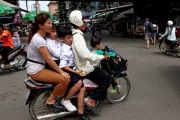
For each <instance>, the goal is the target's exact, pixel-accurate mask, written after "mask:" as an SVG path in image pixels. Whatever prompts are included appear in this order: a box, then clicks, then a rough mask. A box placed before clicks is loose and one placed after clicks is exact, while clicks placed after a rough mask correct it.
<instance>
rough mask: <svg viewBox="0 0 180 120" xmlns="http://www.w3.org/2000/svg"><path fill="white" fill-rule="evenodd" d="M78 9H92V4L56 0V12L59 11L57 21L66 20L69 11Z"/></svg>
mask: <svg viewBox="0 0 180 120" xmlns="http://www.w3.org/2000/svg"><path fill="white" fill-rule="evenodd" d="M75 9H79V10H85V11H91V10H92V9H94V6H92V5H91V2H87V1H81V2H75V1H69V5H68V4H67V3H66V2H65V1H59V2H58V13H59V19H60V20H59V22H65V21H68V15H69V13H70V12H71V11H73V10H75Z"/></svg>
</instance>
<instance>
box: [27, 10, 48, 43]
mask: <svg viewBox="0 0 180 120" xmlns="http://www.w3.org/2000/svg"><path fill="white" fill-rule="evenodd" d="M48 18H50V16H49V15H48V14H47V13H44V12H40V13H38V14H37V15H36V17H35V18H34V22H33V24H32V27H31V30H30V34H29V40H28V42H30V41H31V38H32V37H33V35H34V34H35V33H36V32H37V31H38V30H39V24H41V25H43V24H44V23H45V22H46V20H47V19H48Z"/></svg>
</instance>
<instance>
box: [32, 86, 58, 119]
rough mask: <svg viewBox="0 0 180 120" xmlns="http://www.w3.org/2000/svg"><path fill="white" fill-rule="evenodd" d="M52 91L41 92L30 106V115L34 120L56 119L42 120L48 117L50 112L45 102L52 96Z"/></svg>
mask: <svg viewBox="0 0 180 120" xmlns="http://www.w3.org/2000/svg"><path fill="white" fill-rule="evenodd" d="M50 94H51V90H50V89H45V90H42V91H40V92H39V93H38V94H37V95H36V97H35V98H34V99H33V101H32V102H31V103H30V104H29V113H30V115H31V117H32V118H33V119H34V120H54V119H55V118H54V117H53V118H42V119H41V117H42V116H43V115H47V114H48V113H49V110H47V109H46V108H45V102H46V100H47V98H48V97H49V96H50Z"/></svg>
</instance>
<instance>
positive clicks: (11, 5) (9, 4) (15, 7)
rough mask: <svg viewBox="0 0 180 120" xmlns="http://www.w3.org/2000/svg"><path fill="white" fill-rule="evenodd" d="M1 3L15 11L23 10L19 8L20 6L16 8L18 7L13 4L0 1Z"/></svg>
mask: <svg viewBox="0 0 180 120" xmlns="http://www.w3.org/2000/svg"><path fill="white" fill-rule="evenodd" d="M0 2H1V3H3V4H6V5H7V6H9V7H11V8H14V9H21V8H20V7H18V6H16V5H13V4H11V3H8V2H6V1H4V0H0Z"/></svg>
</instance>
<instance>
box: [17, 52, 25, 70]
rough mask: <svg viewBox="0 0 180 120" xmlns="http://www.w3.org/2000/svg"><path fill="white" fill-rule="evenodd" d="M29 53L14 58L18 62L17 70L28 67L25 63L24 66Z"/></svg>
mask: <svg viewBox="0 0 180 120" xmlns="http://www.w3.org/2000/svg"><path fill="white" fill-rule="evenodd" d="M26 59H27V55H26V54H25V53H23V54H19V55H18V56H16V57H15V58H14V60H17V61H18V63H17V64H16V65H15V70H17V71H20V70H25V69H26V67H25V65H24V66H23V64H24V62H26Z"/></svg>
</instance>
